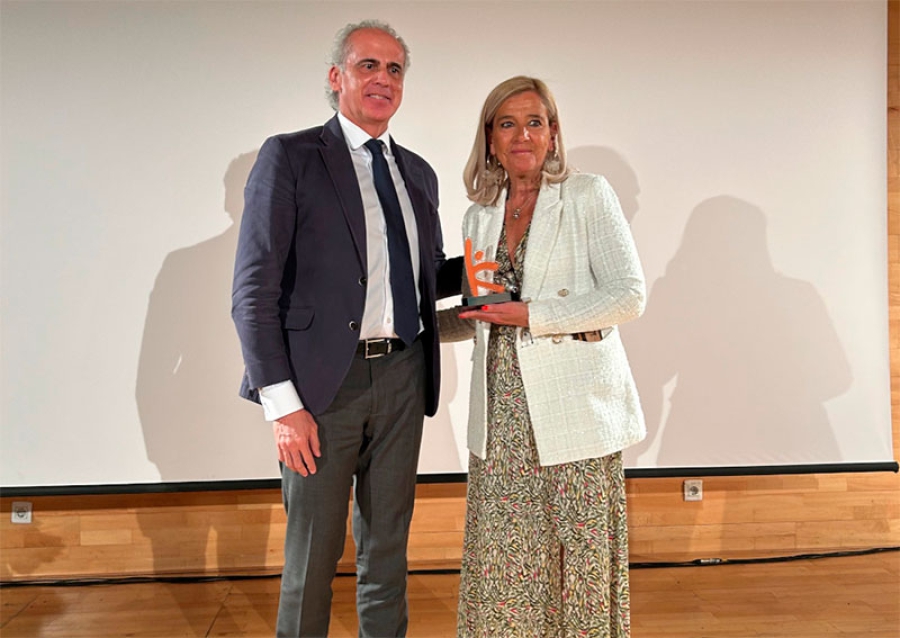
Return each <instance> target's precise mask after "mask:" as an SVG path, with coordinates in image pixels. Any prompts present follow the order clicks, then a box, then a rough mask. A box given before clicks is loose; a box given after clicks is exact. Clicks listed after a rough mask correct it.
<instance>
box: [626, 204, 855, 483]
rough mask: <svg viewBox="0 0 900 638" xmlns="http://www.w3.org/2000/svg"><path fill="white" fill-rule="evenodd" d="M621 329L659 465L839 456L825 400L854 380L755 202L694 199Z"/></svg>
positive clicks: (820, 310) (813, 296)
mask: <svg viewBox="0 0 900 638" xmlns="http://www.w3.org/2000/svg"><path fill="white" fill-rule="evenodd" d="M623 336H624V339H625V342H626V346H627V348H628V353H629V356H630V358H631V361H632V365H633V368H634V371H635V376H636V378H637V382H638V388H639V390H640V392H641V400H642V403H643V406H644V410H645V413H646V417H647V424H648V429H649V436H648V440H647V441H646V442H645V443H644V444H643V447H644V448H645V449H646V448H649V447H650V446H652V445H653V444H654V443H656V444H657V445H658V452H657V454H656V457H655V465H656V466H658V467H696V466H698V465H704V466H713V467H715V466H773V465H796V464H804V463H824V462H829V461H831V462H834V461H837V460H839V450H838V447H837V443H836V440H835V436H834V432H833V430H832V427H831V424H830V422H829V419H828V414H827V412H826V410H825V405H824V404H825V402H826V401H828V400H829V399H832V398H834V397H837V396H839V395H841V394H843V393H844V392H846V391H847V390H848V389H849V388H850V385H851V382H852V376H851V373H850V366H849V364H848V362H847V359H846V356H845V354H844V351H843V348H842V346H841V343H840V340H839V338H838V335H837V333H836V331H835V329H834V326H833V324H832V322H831V319H830V317H829V315H828V311H827V309H826V307H825V304H824V302H823V300H822V298H821V296H820V295H819V293H818V292H817V291H816V289H815V288H814V287H813V286H812V285H811V284H810V283H808V282H805V281H801V280H798V279H793V278H790V277H787V276H785V275H783V274H781V273H779V272H777V271H776V270H775V267H774V265H773V264H772V260H771V258H770V256H769V250H768V246H767V240H766V218H765V215H764V214H763V212H762V211H761V210H760V209H759V208H757V207H756V206H754V205H753V204H751V203H749V202H746V201H743V200H741V199H738V198H735V197H729V196H719V197H713V198H710V199H707V200H705V201H703V202H701V203H700V204H699V205H698V206H697V207H696V208H695V209H694V210H693V212H692V213H691V215H690V217H689V219H688V221H687V224H686V226H685V231H684V237H683V239H682V243H681V246H680V247H679V249H678V251H677V252H676V253H675V255H674V256H673V258H672V259H671V261H670V262H669V264H668V267H667V269H666V272H665V274H664V275H663V276H662V277H660V278H659V279H657V280H656V281H655V282H654V284H653V285H652V287H651V289H650V293H649V297H648V302H647V310H646V312H645V314H644V316H643V317H641V319H639V320H638V321H636V322H633V323H632V324H629V325H628V326H625V327H624V328H623ZM667 394H669V397H668V401H666V395H667ZM635 452H637V453H638V454H640V452H641V450H635Z"/></svg>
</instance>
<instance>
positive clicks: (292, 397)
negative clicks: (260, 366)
mask: <svg viewBox="0 0 900 638" xmlns="http://www.w3.org/2000/svg"><path fill="white" fill-rule="evenodd" d="M259 402H260V403H262V407H263V414H264V416H265V419H266V421H275V420H277V419H280V418H281V417H283V416H287V415H288V414H291V413H292V412H296V411H297V410H302V409H303V402H302V401H301V400H300V396H299V395H298V394H297V388H295V387H294V383H293V381H291V380H290V379H288V380H287V381H280V382H279V383H273V384H272V385H267V386H265V387H264V388H260V389H259Z"/></svg>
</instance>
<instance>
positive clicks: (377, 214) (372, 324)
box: [259, 113, 422, 421]
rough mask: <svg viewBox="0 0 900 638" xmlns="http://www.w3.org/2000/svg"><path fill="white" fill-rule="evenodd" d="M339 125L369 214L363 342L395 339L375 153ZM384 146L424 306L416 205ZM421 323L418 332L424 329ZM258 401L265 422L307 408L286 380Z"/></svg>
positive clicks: (360, 133)
mask: <svg viewBox="0 0 900 638" xmlns="http://www.w3.org/2000/svg"><path fill="white" fill-rule="evenodd" d="M338 121H339V122H340V125H341V131H342V132H343V133H344V139H345V140H346V141H347V148H348V149H349V151H350V157H351V159H352V160H353V168H354V169H355V171H356V178H357V181H358V183H359V191H360V194H361V195H362V202H363V208H364V209H365V215H366V253H367V255H368V259H367V262H368V263H367V264H366V267H367V269H368V273H367V278H368V283H367V286H366V306H365V311H364V312H363V318H362V325H361V326H360V339H377V338H381V337H396V336H397V333H396V332H395V331H394V300H393V295H392V292H391V277H390V260H389V258H388V240H387V229H386V227H385V221H384V213H383V212H382V210H381V202H380V201H379V200H378V193H377V192H376V190H375V178H374V176H373V174H372V154H371V153H370V152H369V149H367V148H366V147H365V146H363V145H364V144H365V143H366V142H367V141H369V139H371V136H370V135H369V134H368V133H366V132H365V131H364V130H362V129H361V128H360V127H358V126H357V125H356V124H354V123H353V122H351V121H350V120H348V119H347V118H346V117H344V115H343V114H341V113H338ZM378 139H379V140H380V141H381V142H382V143H383V145H384V157H385V159H386V160H387V164H388V168H390V171H391V177H392V178H393V180H394V187H395V188H396V189H397V198H398V199H399V200H400V210H401V211H402V213H403V221H404V222H405V224H406V237H407V239H408V240H409V250H410V259H411V261H412V267H413V276H414V278H415V283H416V302H417V304H418V303H421V292H420V291H419V266H420V263H419V235H418V231H417V226H416V216H415V213H414V212H413V207H412V201H411V200H410V198H409V193H408V192H407V191H406V183H405V182H404V181H403V176H402V175H401V174H400V169H399V168H398V167H397V161H396V159H395V158H394V155H393V153H392V152H391V138H390V135H389V134H388V132H387V131H385V132H384V134H383V135H381V136H380V137H379V138H378ZM421 329H422V326H421V319H420V325H419V330H420V331H421ZM259 397H260V401H261V403H262V406H263V412H264V414H265V418H266V420H267V421H274V420H276V419H279V418H281V417H283V416H285V415H287V414H290V413H292V412H296V411H297V410H301V409H303V402H302V401H301V400H300V397H299V395H298V394H297V389H296V388H295V387H294V383H293V382H292V381H291V380H290V379H288V380H285V381H281V382H279V383H275V384H272V385H269V386H266V387H263V388H260V389H259Z"/></svg>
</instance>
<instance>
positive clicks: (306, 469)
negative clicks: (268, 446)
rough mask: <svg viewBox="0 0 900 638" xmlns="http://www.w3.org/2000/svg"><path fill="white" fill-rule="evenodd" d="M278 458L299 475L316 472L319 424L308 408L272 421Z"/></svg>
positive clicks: (318, 450) (318, 451)
mask: <svg viewBox="0 0 900 638" xmlns="http://www.w3.org/2000/svg"><path fill="white" fill-rule="evenodd" d="M272 428H273V429H274V431H275V445H276V446H277V447H278V460H279V461H281V462H282V463H284V464H285V465H286V466H288V467H289V468H291V469H292V470H294V471H295V472H297V474H299V475H300V476H308V475H310V474H315V473H316V461H315V459H316V457H319V456H322V451H321V449H320V448H319V426H318V425H316V421H315V419H313V416H312V414H310V413H309V411H308V410H297V411H296V412H291V413H290V414H288V415H285V416H283V417H281V418H280V419H277V420H276V421H274V422H273V423H272Z"/></svg>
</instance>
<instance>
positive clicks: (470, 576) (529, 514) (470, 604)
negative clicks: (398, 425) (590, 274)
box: [458, 255, 630, 638]
mask: <svg viewBox="0 0 900 638" xmlns="http://www.w3.org/2000/svg"><path fill="white" fill-rule="evenodd" d="M498 257H499V255H498ZM520 263H521V262H520ZM488 419H489V422H488V423H489V424H488V445H487V458H486V459H484V460H481V459H479V458H477V457H475V456H474V455H471V456H470V458H469V486H468V495H467V513H466V531H465V542H464V548H463V558H462V576H461V581H460V600H459V624H458V636H459V637H467V638H474V637H479V638H481V637H485V638H486V637H490V638H519V637H522V638H524V637H534V638H550V637H552V638H563V637H566V638H568V637H570V636H593V637H597V638H600V637H602V638H627V637H628V636H629V635H630V616H629V609H630V598H629V589H628V525H627V521H626V517H625V477H624V472H623V469H622V455H621V453H616V454H612V455H610V456H606V457H603V458H599V459H588V460H585V461H578V462H574V463H564V464H561V465H554V466H549V467H541V466H540V465H539V463H538V456H537V451H536V449H535V444H534V436H533V433H532V429H531V422H530V419H529V416H528V409H527V404H526V401H525V391H524V388H523V386H522V379H521V375H520V373H519V364H518V359H517V357H516V349H515V329H514V328H507V327H502V326H494V327H493V328H492V331H491V341H490V343H489V346H488Z"/></svg>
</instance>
